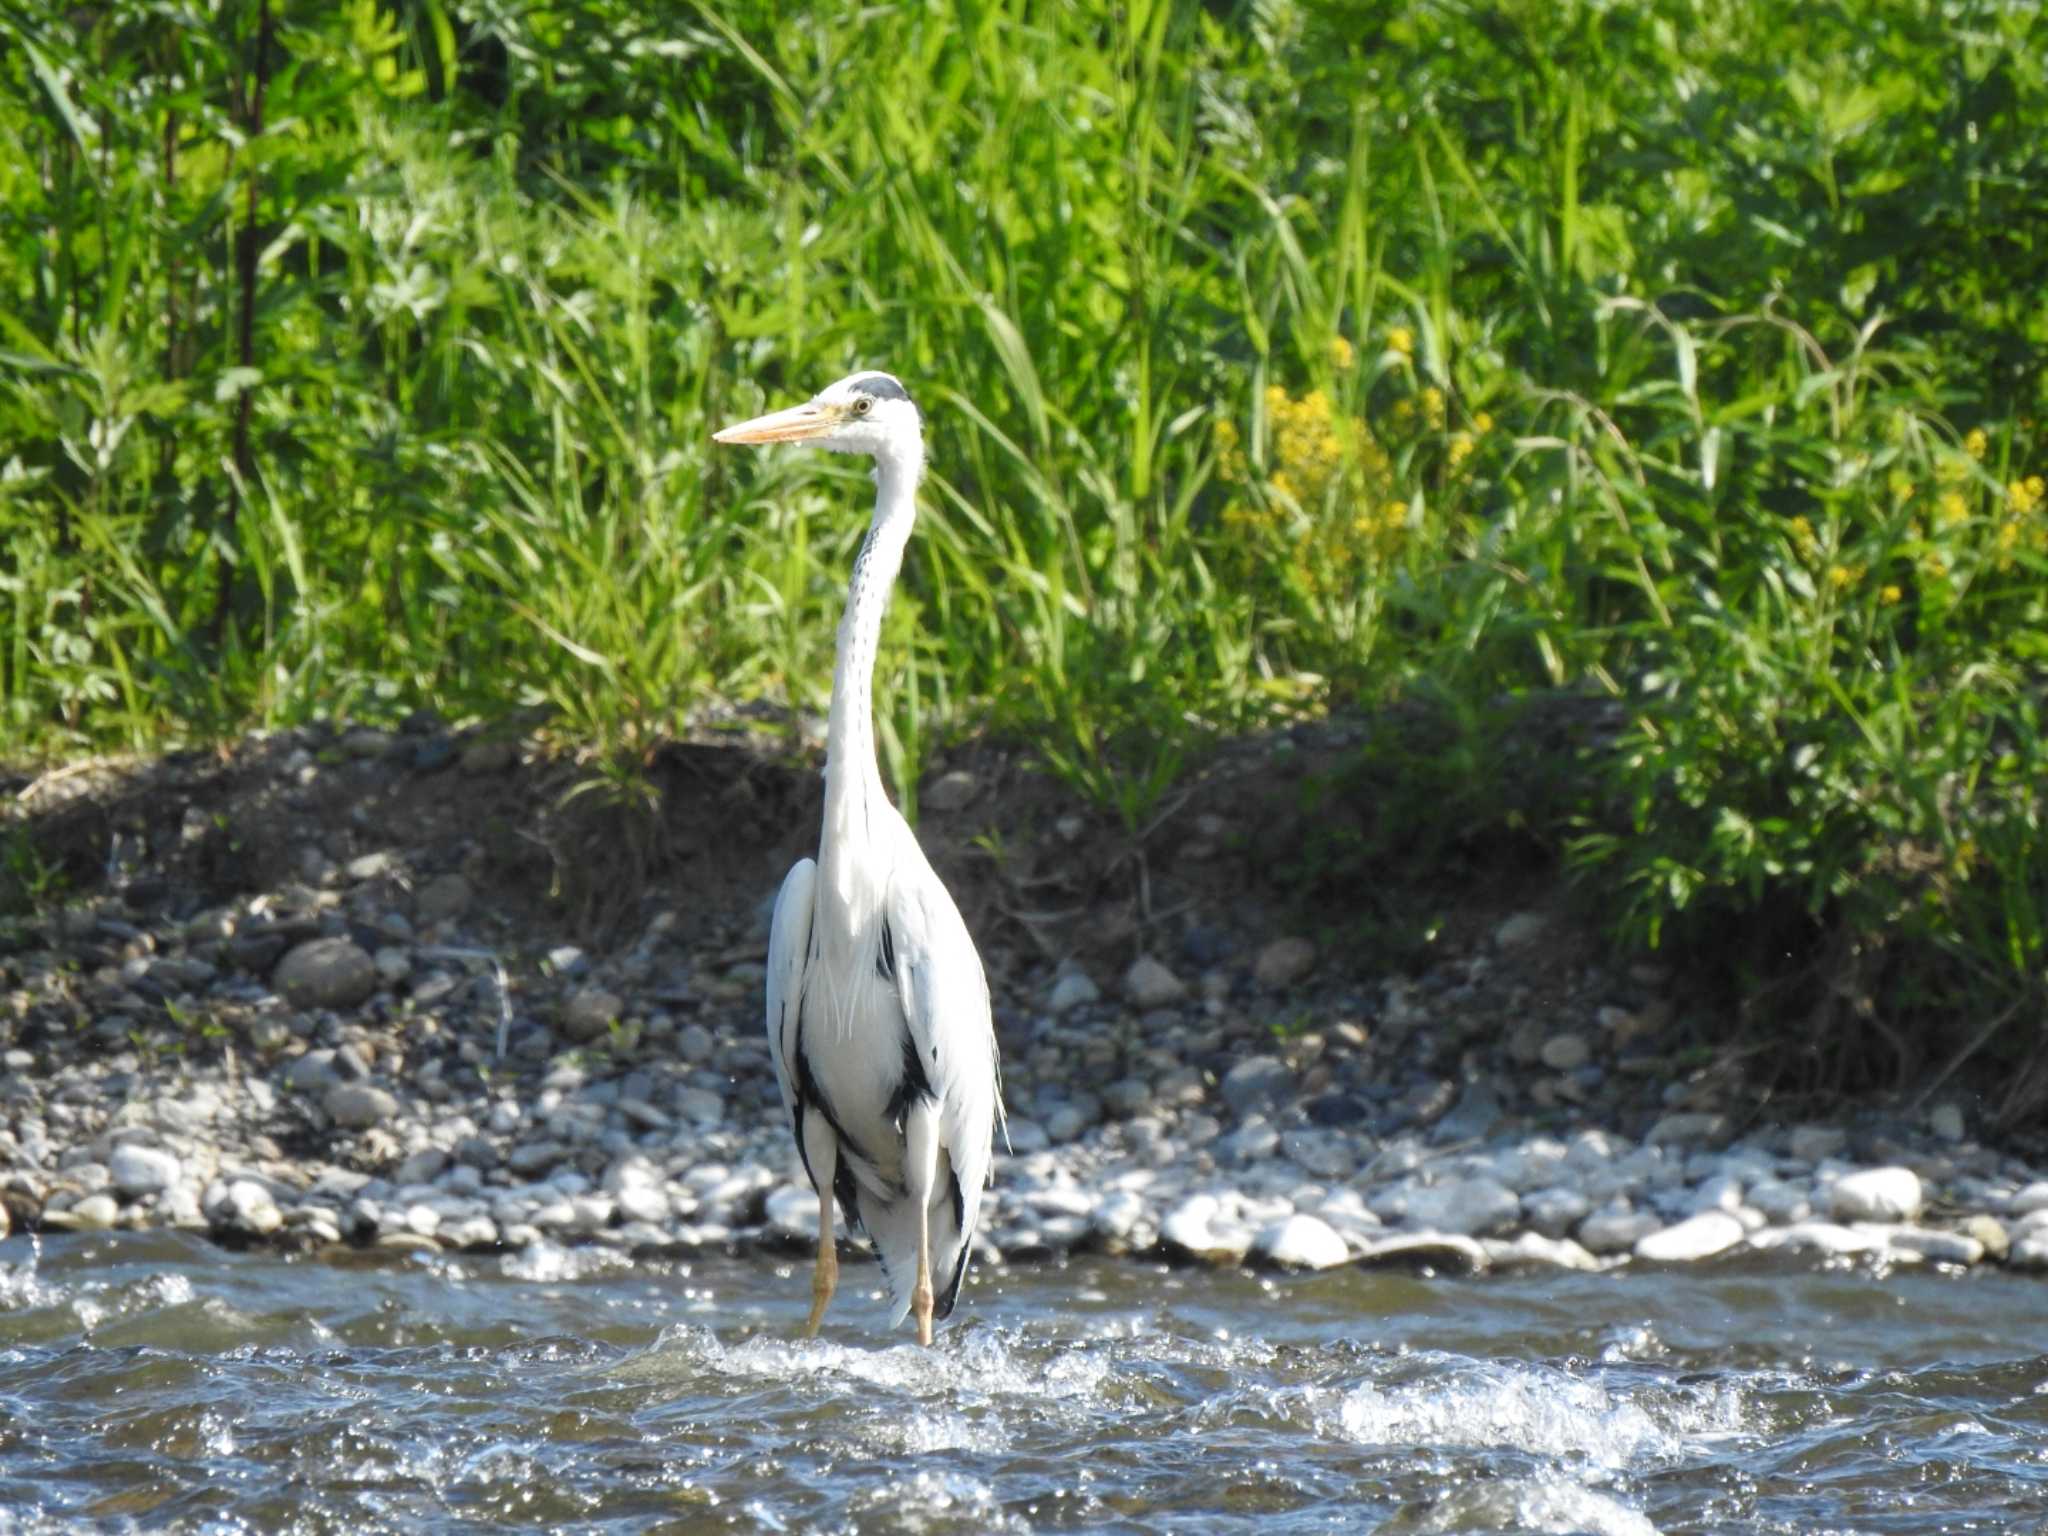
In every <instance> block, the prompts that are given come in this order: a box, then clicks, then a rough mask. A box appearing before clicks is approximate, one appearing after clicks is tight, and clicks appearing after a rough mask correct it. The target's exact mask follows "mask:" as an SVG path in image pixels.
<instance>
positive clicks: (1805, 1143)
mask: <svg viewBox="0 0 2048 1536" xmlns="http://www.w3.org/2000/svg"><path fill="white" fill-rule="evenodd" d="M1848 1144H1849V1133H1848V1132H1847V1131H1845V1130H1843V1129H1842V1128H1841V1127H1839V1126H1834V1125H1802V1126H1797V1127H1795V1128H1794V1129H1793V1131H1792V1134H1791V1135H1790V1136H1789V1137H1787V1138H1786V1148H1787V1150H1789V1151H1790V1152H1791V1154H1792V1155H1793V1156H1794V1157H1796V1158H1798V1159H1799V1160H1800V1161H1801V1162H1802V1163H1818V1162H1821V1161H1822V1160H1824V1159H1826V1158H1830V1157H1833V1156H1834V1155H1835V1154H1836V1153H1837V1152H1839V1151H1841V1150H1842V1148H1844V1147H1846V1146H1847V1145H1848Z"/></svg>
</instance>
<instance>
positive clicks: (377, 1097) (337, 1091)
mask: <svg viewBox="0 0 2048 1536" xmlns="http://www.w3.org/2000/svg"><path fill="white" fill-rule="evenodd" d="M321 1104H322V1105H323V1107H324V1108H325V1109H326V1110H327V1115H328V1118H329V1119H331V1120H333V1122H334V1123H335V1124H336V1125H339V1126H343V1127H346V1128H347V1129H349V1130H365V1129H367V1128H368V1127H370V1126H373V1125H382V1124H384V1123H385V1122H386V1121H388V1120H392V1119H395V1118H396V1117H397V1115H398V1100H396V1099H395V1098H393V1097H392V1096H391V1095H390V1094H388V1093H386V1092H385V1091H384V1090H383V1089H382V1088H379V1087H377V1086H375V1085H374V1084H372V1083H337V1084H335V1085H334V1087H332V1088H330V1089H328V1090H327V1096H326V1098H324V1099H323V1100H321Z"/></svg>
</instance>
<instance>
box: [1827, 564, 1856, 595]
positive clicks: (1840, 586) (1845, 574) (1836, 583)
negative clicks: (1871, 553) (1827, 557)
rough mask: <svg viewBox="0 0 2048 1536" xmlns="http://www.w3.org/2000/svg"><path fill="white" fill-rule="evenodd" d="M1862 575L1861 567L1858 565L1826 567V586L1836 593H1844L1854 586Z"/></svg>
mask: <svg viewBox="0 0 2048 1536" xmlns="http://www.w3.org/2000/svg"><path fill="white" fill-rule="evenodd" d="M1862 575H1863V567H1862V566H1860V565H1831V566H1829V567H1828V585H1829V586H1831V587H1833V588H1834V589H1835V590H1836V591H1837V592H1841V591H1845V590H1847V589H1848V588H1850V587H1853V586H1855V585H1856V583H1857V581H1858V579H1859V578H1861V576H1862Z"/></svg>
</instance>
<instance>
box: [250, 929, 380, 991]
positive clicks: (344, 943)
mask: <svg viewBox="0 0 2048 1536" xmlns="http://www.w3.org/2000/svg"><path fill="white" fill-rule="evenodd" d="M271 985H272V986H274V987H276V988H277V990H278V991H279V992H281V993H282V994H284V998H285V1001H287V1002H288V1003H290V1004H291V1005H292V1006H293V1007H294V1008H353V1007H355V1006H356V1005H357V1004H358V1003H360V1002H362V1001H363V999H364V998H366V997H368V996H369V995H370V994H371V993H372V992H374V991H376V990H377V964H376V962H375V961H374V960H372V959H371V958H370V956H369V954H368V952H367V951H365V950H364V949H363V948H362V946H361V945H359V944H357V943H355V942H354V941H353V940H351V939H309V940H308V941H307V942H305V943H303V944H300V945H298V946H297V947H295V948H293V949H292V950H290V951H288V952H287V953H286V955H285V957H284V959H282V960H280V961H279V962H278V965H277V970H276V971H275V972H274V973H272V976H271Z"/></svg>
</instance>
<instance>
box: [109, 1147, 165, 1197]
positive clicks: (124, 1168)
mask: <svg viewBox="0 0 2048 1536" xmlns="http://www.w3.org/2000/svg"><path fill="white" fill-rule="evenodd" d="M107 1171H108V1172H109V1173H111V1174H112V1175H113V1176H114V1188H116V1189H118V1190H119V1191H121V1193H122V1194H124V1195H127V1196H128V1197H129V1198H130V1199H134V1198H136V1197H137V1196H140V1195H155V1194H161V1193H162V1192H163V1191H165V1190H167V1189H169V1188H170V1187H171V1186H172V1185H174V1184H176V1183H177V1182H178V1177H179V1175H180V1174H181V1173H183V1172H184V1169H183V1166H182V1165H181V1164H180V1163H179V1162H178V1157H177V1154H176V1153H174V1152H166V1151H164V1150H163V1149H162V1148H160V1147H139V1146H137V1145H136V1144H135V1143H134V1142H126V1143H124V1144H122V1145H121V1146H118V1147H116V1148H114V1155H113V1156H112V1157H110V1158H108V1159H107Z"/></svg>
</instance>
